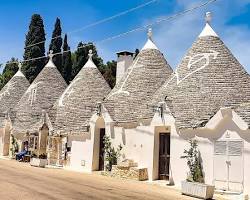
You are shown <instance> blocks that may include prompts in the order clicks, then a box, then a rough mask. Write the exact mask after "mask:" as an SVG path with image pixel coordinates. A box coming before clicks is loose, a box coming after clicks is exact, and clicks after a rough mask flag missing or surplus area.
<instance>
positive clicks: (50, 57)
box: [45, 50, 56, 67]
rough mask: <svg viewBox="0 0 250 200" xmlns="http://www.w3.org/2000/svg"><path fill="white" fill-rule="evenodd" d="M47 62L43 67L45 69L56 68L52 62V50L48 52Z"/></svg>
mask: <svg viewBox="0 0 250 200" xmlns="http://www.w3.org/2000/svg"><path fill="white" fill-rule="evenodd" d="M48 56H49V62H48V63H47V64H46V65H45V67H56V66H55V64H54V62H53V56H54V55H53V50H50V51H49V55H48Z"/></svg>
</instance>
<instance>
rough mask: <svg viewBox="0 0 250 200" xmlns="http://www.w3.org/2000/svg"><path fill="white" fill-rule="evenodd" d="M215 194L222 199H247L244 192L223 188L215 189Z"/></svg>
mask: <svg viewBox="0 0 250 200" xmlns="http://www.w3.org/2000/svg"><path fill="white" fill-rule="evenodd" d="M215 196H216V197H218V198H220V199H223V200H249V196H248V195H246V194H242V193H239V192H232V191H224V190H215Z"/></svg>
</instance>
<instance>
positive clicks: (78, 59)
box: [71, 42, 104, 80]
mask: <svg viewBox="0 0 250 200" xmlns="http://www.w3.org/2000/svg"><path fill="white" fill-rule="evenodd" d="M90 49H91V50H92V51H93V57H92V59H93V62H94V63H95V65H96V66H97V67H98V69H99V70H100V71H101V73H102V74H103V73H104V71H103V70H104V65H103V60H102V58H101V57H99V55H98V53H97V50H96V47H95V45H94V44H93V43H91V42H89V43H87V44H86V43H83V42H80V43H79V44H78V46H77V50H76V51H75V53H74V64H73V68H72V77H71V80H72V79H73V78H74V77H75V76H76V75H77V74H78V72H79V71H80V70H81V68H82V67H83V66H84V65H85V63H86V62H87V61H88V54H89V50H90Z"/></svg>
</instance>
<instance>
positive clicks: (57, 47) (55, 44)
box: [49, 18, 63, 74]
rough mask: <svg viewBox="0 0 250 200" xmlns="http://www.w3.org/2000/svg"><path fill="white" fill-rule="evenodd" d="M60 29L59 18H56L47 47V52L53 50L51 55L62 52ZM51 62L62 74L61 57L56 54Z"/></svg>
mask: <svg viewBox="0 0 250 200" xmlns="http://www.w3.org/2000/svg"><path fill="white" fill-rule="evenodd" d="M61 35H62V28H61V21H60V19H59V18H56V22H55V27H54V31H53V33H52V39H51V43H50V45H49V50H53V54H55V53H59V52H61V51H62V37H61ZM53 62H54V63H55V65H56V66H57V68H58V70H59V71H60V72H61V74H63V67H62V55H61V54H58V55H55V56H54V57H53Z"/></svg>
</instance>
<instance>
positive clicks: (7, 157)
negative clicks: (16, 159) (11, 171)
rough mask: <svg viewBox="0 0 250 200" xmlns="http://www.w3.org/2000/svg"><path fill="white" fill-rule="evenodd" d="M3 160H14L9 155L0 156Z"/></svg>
mask: <svg viewBox="0 0 250 200" xmlns="http://www.w3.org/2000/svg"><path fill="white" fill-rule="evenodd" d="M0 159H2V160H12V159H11V158H10V157H9V156H0Z"/></svg>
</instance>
